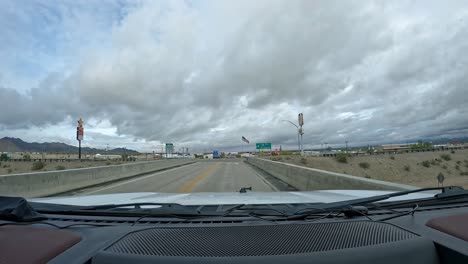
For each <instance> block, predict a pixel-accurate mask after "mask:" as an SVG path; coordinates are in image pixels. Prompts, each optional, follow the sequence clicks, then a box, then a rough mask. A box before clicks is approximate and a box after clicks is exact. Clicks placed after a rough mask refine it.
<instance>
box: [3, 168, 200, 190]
mask: <svg viewBox="0 0 468 264" xmlns="http://www.w3.org/2000/svg"><path fill="white" fill-rule="evenodd" d="M193 162H195V161H194V160H189V159H187V160H175V159H174V160H159V161H150V162H138V163H130V164H123V165H113V166H104V167H93V168H83V169H70V170H61V171H47V172H36V173H21V174H9V175H0V196H22V197H27V198H31V197H42V196H49V195H53V194H59V193H63V192H68V191H72V190H76V189H80V188H84V187H88V186H93V185H96V184H101V183H106V182H111V181H115V180H119V179H124V178H128V177H132V176H136V175H139V174H145V173H150V172H153V171H158V170H163V169H168V168H172V167H177V166H181V165H184V164H189V163H193Z"/></svg>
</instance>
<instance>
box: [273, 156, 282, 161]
mask: <svg viewBox="0 0 468 264" xmlns="http://www.w3.org/2000/svg"><path fill="white" fill-rule="evenodd" d="M271 160H273V161H280V160H283V158H281V157H273V158H271Z"/></svg>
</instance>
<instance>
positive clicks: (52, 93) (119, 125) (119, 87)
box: [0, 0, 468, 149]
mask: <svg viewBox="0 0 468 264" xmlns="http://www.w3.org/2000/svg"><path fill="white" fill-rule="evenodd" d="M41 5H44V6H46V7H44V12H42V14H43V17H40V18H37V17H33V19H35V20H36V19H37V20H40V21H43V23H44V27H45V28H48V29H49V30H48V31H47V30H37V29H36V30H34V29H31V28H29V27H28V26H24V27H23V26H21V27H20V31H21V32H25V33H24V34H26V35H27V36H28V34H30V33H29V31H32V32H36V31H37V32H39V33H40V34H39V33H38V34H39V35H38V36H39V38H38V39H39V43H40V44H43V49H44V50H46V51H50V50H53V47H55V46H59V47H61V48H58V50H59V52H52V53H50V52H49V53H50V54H51V55H50V56H49V57H51V58H52V59H51V60H52V61H53V62H48V63H45V64H44V65H39V66H38V67H39V68H41V71H43V72H47V76H48V77H43V78H42V79H41V81H40V82H38V84H37V85H36V88H32V89H30V90H28V91H26V92H24V91H19V90H18V89H17V88H6V87H3V88H0V96H1V97H0V103H2V105H6V106H8V109H10V108H12V109H16V110H15V111H14V112H10V113H8V114H5V113H0V126H1V127H3V129H4V131H8V130H9V129H13V128H18V127H23V128H24V127H28V126H46V125H54V124H58V123H60V122H62V121H63V120H65V119H66V118H77V117H79V116H82V117H83V118H85V119H93V118H94V119H102V120H107V121H108V122H109V123H110V124H111V126H112V127H113V128H115V133H116V134H117V135H119V134H120V135H125V137H126V138H133V139H135V140H136V142H140V144H141V146H144V144H145V142H159V143H160V142H169V141H171V142H176V143H178V144H179V145H184V146H193V147H195V148H199V149H203V148H208V149H210V148H213V147H223V146H225V147H226V146H227V147H232V148H234V147H236V146H239V145H240V137H241V136H246V137H248V138H249V139H251V140H252V141H253V142H260V141H271V142H273V143H274V144H277V145H281V144H283V145H286V146H291V147H293V146H295V144H296V138H295V134H294V127H292V126H291V125H290V124H287V123H286V122H282V121H281V120H284V119H287V120H292V121H294V120H295V119H296V116H297V113H299V112H303V113H304V117H305V123H306V124H305V133H306V134H305V135H304V142H305V144H306V145H309V146H317V145H320V144H321V143H323V142H328V143H333V142H334V143H343V142H344V141H345V140H348V141H350V142H363V143H364V142H384V141H395V140H404V139H406V138H418V137H426V136H431V137H435V136H442V135H444V136H457V135H466V132H467V130H466V129H467V128H466V125H465V124H466V123H467V121H468V120H467V119H468V118H467V116H468V115H467V112H468V103H467V102H468V100H467V99H468V95H466V87H465V84H466V83H467V82H466V81H467V80H466V79H467V78H468V77H466V74H465V73H466V71H467V69H468V59H466V56H463V54H464V51H465V50H467V46H468V37H467V34H466V32H468V21H467V18H468V15H467V14H468V9H467V8H465V7H464V6H463V5H462V4H461V3H460V2H456V1H450V2H448V3H447V4H444V5H443V6H440V5H439V4H437V2H435V1H434V2H428V3H426V2H425V3H424V4H422V3H421V4H418V3H414V2H412V1H400V2H398V3H396V2H395V3H382V2H377V1H365V2H364V1H362V2H351V1H299V0H293V1H255V2H252V1H236V2H230V1H212V2H204V1H203V2H196V1H194V2H189V1H171V2H164V3H161V2H156V1H141V2H133V3H132V4H128V3H125V2H119V3H117V4H115V5H112V6H110V7H109V8H106V6H105V5H99V4H97V6H98V7H99V8H94V9H91V8H89V9H88V8H86V7H83V6H81V5H79V4H70V3H66V4H61V5H60V6H59V7H57V8H54V7H52V6H51V5H46V4H44V3H41ZM41 10H42V9H41ZM22 11H23V12H24V13H26V14H27V13H29V12H31V11H30V10H22ZM18 17H19V18H18ZM21 17H22V16H19V15H18V13H17V14H16V16H12V17H11V21H13V22H10V23H14V24H13V25H22V24H21V23H20V22H21V21H23V20H22V18H21ZM18 21H20V22H18ZM18 23H19V24H18ZM8 36H10V37H8V40H9V42H8V43H9V44H8V48H9V49H10V50H16V51H17V52H21V51H26V53H29V54H33V53H34V52H36V51H38V50H40V49H38V48H37V47H28V46H19V47H14V45H15V43H18V40H17V39H15V37H13V36H11V35H8ZM31 36H33V37H32V38H35V36H37V35H35V34H32V35H31ZM47 36H55V37H56V38H55V39H54V40H56V41H57V43H62V44H51V43H50V42H47V41H45V40H44V39H46V38H47ZM57 36H60V37H57ZM57 57H59V58H61V59H60V60H59V61H57V59H55V58H57ZM32 58H35V57H34V56H32ZM23 61H26V63H27V64H28V65H29V63H28V62H30V60H26V59H23ZM12 63H13V62H12V59H11V58H10V60H8V62H7V63H6V64H5V65H3V66H1V65H0V67H7V66H9V65H11V64H12ZM50 65H52V66H50ZM57 65H60V67H59V66H57ZM19 69H25V68H23V67H19ZM31 71H32V72H36V71H35V70H34V68H33V69H32V70H31ZM11 76H14V75H9V74H7V75H6V77H3V79H5V78H7V79H11ZM41 76H44V74H42V75H41ZM31 78H33V77H31ZM3 82H4V81H3ZM4 83H5V82H4ZM6 84H7V85H4V86H8V87H14V85H12V82H6ZM96 138H97V137H96ZM150 144H153V143H150Z"/></svg>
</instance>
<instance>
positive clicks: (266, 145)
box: [255, 143, 271, 149]
mask: <svg viewBox="0 0 468 264" xmlns="http://www.w3.org/2000/svg"><path fill="white" fill-rule="evenodd" d="M255 146H256V147H257V149H271V143H255Z"/></svg>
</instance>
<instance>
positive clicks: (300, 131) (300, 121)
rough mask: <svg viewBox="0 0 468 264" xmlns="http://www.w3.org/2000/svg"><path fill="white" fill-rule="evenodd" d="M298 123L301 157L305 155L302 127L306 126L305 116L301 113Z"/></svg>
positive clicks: (298, 116)
mask: <svg viewBox="0 0 468 264" xmlns="http://www.w3.org/2000/svg"><path fill="white" fill-rule="evenodd" d="M297 123H298V124H299V130H298V131H299V134H300V135H301V155H304V145H303V143H302V135H304V129H303V128H302V126H303V125H304V115H303V114H302V113H299V114H298V115H297Z"/></svg>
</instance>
